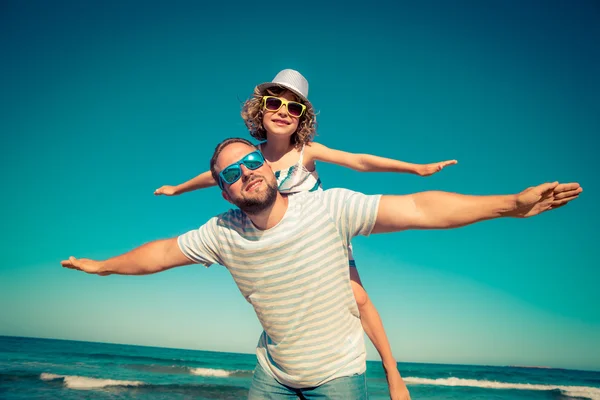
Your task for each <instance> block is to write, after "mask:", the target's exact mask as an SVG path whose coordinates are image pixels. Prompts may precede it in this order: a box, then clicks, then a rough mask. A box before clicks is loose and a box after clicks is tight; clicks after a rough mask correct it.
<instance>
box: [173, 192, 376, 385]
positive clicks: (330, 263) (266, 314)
mask: <svg viewBox="0 0 600 400" xmlns="http://www.w3.org/2000/svg"><path fill="white" fill-rule="evenodd" d="M288 199H289V202H288V209H287V211H286V213H285V215H284V217H283V218H282V220H281V221H280V222H279V224H277V225H276V226H274V227H273V228H270V229H268V230H260V229H258V228H256V227H255V226H254V224H253V223H252V221H251V220H250V219H249V218H248V217H247V216H246V215H245V214H244V213H243V212H242V211H240V210H239V209H235V210H229V211H227V212H225V213H223V214H221V215H219V216H217V217H213V218H212V219H210V220H209V221H208V222H207V223H206V224H205V225H203V226H201V227H200V228H199V229H197V230H193V231H190V232H188V233H186V234H183V235H181V236H180V237H179V239H178V243H179V247H180V248H181V250H182V252H183V253H184V254H185V255H186V256H187V257H188V258H189V259H190V260H192V261H194V262H196V263H201V264H204V265H206V266H210V265H211V264H221V265H224V266H225V267H227V269H228V270H229V272H230V273H231V275H232V277H233V279H234V280H235V283H236V284H237V286H238V288H239V289H240V292H241V293H242V295H243V296H244V297H245V298H246V300H248V302H249V303H250V304H252V306H253V307H254V310H255V312H256V315H257V316H258V319H259V320H260V323H261V325H262V327H263V329H264V332H263V333H262V335H261V337H260V339H259V342H258V346H257V350H256V352H257V357H258V361H259V363H260V365H261V366H262V367H263V368H264V370H265V371H267V372H268V373H270V374H271V375H272V376H273V377H274V378H275V379H276V380H277V381H279V382H280V383H282V384H284V385H288V386H291V387H294V388H305V387H313V386H319V385H322V384H323V383H326V382H328V381H330V380H332V379H335V378H339V377H342V376H350V375H353V374H360V373H363V372H364V371H365V369H366V362H365V347H364V342H363V330H362V326H361V323H360V318H359V313H358V309H357V306H356V301H355V300H354V296H353V294H352V289H351V287H350V280H349V277H348V244H349V243H350V240H351V239H352V238H353V237H354V236H357V235H369V234H370V233H371V230H372V229H373V226H374V225H375V220H376V217H377V209H378V206H379V199H380V196H367V195H364V194H362V193H357V192H352V191H350V190H346V189H331V190H325V191H321V190H319V191H315V192H302V193H298V194H295V195H293V196H289V197H288Z"/></svg>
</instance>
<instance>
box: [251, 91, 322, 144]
mask: <svg viewBox="0 0 600 400" xmlns="http://www.w3.org/2000/svg"><path fill="white" fill-rule="evenodd" d="M286 90H287V89H286V88H284V87H281V86H276V87H272V88H269V89H267V90H266V91H264V92H261V91H260V90H258V88H255V89H254V93H253V94H252V97H251V98H249V99H248V100H246V102H245V103H244V105H243V106H242V118H243V120H244V123H245V124H246V127H247V128H248V130H249V131H250V135H251V136H252V137H253V138H255V139H258V140H261V141H262V140H267V132H266V130H265V128H264V126H263V123H262V121H263V108H262V99H263V96H267V95H270V96H279V95H281V93H283V92H284V91H286ZM296 101H298V102H299V103H302V104H304V102H303V101H302V100H301V99H299V98H298V96H296ZM304 105H305V106H306V111H305V112H304V114H302V117H300V121H299V122H298V129H296V132H294V134H293V135H292V136H291V138H290V141H291V143H292V144H294V146H296V148H301V147H302V145H304V144H308V143H310V142H311V141H312V140H313V139H314V137H315V135H316V133H317V116H316V114H315V110H314V109H313V107H312V104H311V103H310V102H308V103H306V104H304Z"/></svg>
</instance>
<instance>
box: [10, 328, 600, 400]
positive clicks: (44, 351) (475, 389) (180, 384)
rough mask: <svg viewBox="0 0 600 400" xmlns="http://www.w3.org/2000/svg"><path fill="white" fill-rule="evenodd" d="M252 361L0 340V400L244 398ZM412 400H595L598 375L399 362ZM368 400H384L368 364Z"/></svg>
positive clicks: (378, 375) (375, 367) (379, 379)
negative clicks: (369, 399)
mask: <svg viewBox="0 0 600 400" xmlns="http://www.w3.org/2000/svg"><path fill="white" fill-rule="evenodd" d="M255 362H256V358H255V356H254V355H249V354H237V353H219V352H210V351H197V350H179V349H166V348H159V347H142V346H129V345H116V344H105V343H90V342H75V341H66V340H49V339H32V338H20V337H8V336H0V398H2V399H36V398H37V399H53V398H57V399H58V398H59V399H66V400H69V399H88V398H94V399H150V400H158V399H191V398H193V399H200V400H202V399H243V398H245V397H246V394H247V391H248V388H249V385H250V382H251V380H252V371H253V368H254V365H255ZM399 368H400V371H401V373H402V375H403V376H404V377H405V379H406V381H407V383H408V385H409V389H410V391H411V395H412V398H413V399H415V400H416V399H463V400H471V399H498V400H500V399H575V398H580V399H600V372H590V371H572V370H564V369H545V368H516V367H485V366H471V365H435V364H414V363H400V364H399ZM367 377H368V384H369V394H370V398H371V399H385V398H386V385H385V379H384V375H383V371H382V369H381V366H380V365H379V364H378V363H377V362H369V363H368V365H367Z"/></svg>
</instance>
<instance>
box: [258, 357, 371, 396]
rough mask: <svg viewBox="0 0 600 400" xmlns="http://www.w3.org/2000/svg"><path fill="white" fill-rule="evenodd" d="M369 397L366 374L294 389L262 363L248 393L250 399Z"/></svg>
mask: <svg viewBox="0 0 600 400" xmlns="http://www.w3.org/2000/svg"><path fill="white" fill-rule="evenodd" d="M368 398H369V395H368V394H367V377H366V376H365V374H360V375H352V376H345V377H342V378H337V379H334V380H332V381H329V382H327V383H325V384H323V385H321V386H317V387H311V388H304V389H294V388H291V387H289V386H285V385H282V384H281V383H279V382H277V381H276V380H275V379H274V378H272V377H271V375H269V374H267V373H266V372H265V370H264V369H263V368H262V367H261V366H260V364H256V368H255V369H254V378H253V379H252V386H251V387H250V393H249V394H248V400H279V399H288V400H289V399H303V400H311V399H328V400H329V399H331V400H367V399H368Z"/></svg>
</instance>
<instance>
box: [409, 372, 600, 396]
mask: <svg viewBox="0 0 600 400" xmlns="http://www.w3.org/2000/svg"><path fill="white" fill-rule="evenodd" d="M404 381H405V382H406V383H412V384H415V385H435V386H468V387H479V388H484V389H517V390H560V391H561V392H563V393H564V394H565V395H567V396H570V397H582V398H586V399H591V400H600V388H595V387H589V386H559V385H533V384H529V383H509V382H495V381H479V380H476V379H461V378H454V377H452V378H442V379H427V378H412V377H407V378H404Z"/></svg>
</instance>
